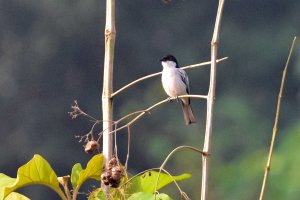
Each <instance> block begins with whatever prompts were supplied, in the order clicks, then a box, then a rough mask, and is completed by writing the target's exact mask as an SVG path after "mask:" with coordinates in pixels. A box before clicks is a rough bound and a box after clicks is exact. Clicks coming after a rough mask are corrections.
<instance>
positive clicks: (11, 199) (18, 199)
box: [4, 192, 30, 200]
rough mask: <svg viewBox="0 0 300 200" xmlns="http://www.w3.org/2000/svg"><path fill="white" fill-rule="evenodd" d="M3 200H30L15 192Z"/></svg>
mask: <svg viewBox="0 0 300 200" xmlns="http://www.w3.org/2000/svg"><path fill="white" fill-rule="evenodd" d="M4 200H30V199H29V198H27V197H25V196H24V195H21V194H19V193H17V192H12V193H10V194H9V195H8V196H7V197H5V199H4Z"/></svg>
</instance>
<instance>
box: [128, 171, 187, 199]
mask: <svg viewBox="0 0 300 200" xmlns="http://www.w3.org/2000/svg"><path fill="white" fill-rule="evenodd" d="M157 176H158V172H156V171H148V172H145V173H144V174H142V175H139V176H137V177H135V178H133V179H132V180H131V181H130V183H129V187H128V188H127V190H126V191H127V193H128V194H133V193H136V192H148V193H154V192H155V185H156V181H157ZM190 177H191V175H190V174H182V175H180V176H169V175H168V174H165V173H160V176H159V181H158V185H157V190H159V189H161V188H163V187H165V186H166V185H168V184H170V183H172V182H173V181H174V180H176V181H181V180H184V179H188V178H190Z"/></svg>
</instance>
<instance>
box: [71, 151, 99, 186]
mask: <svg viewBox="0 0 300 200" xmlns="http://www.w3.org/2000/svg"><path fill="white" fill-rule="evenodd" d="M102 170H103V155H102V154H98V155H95V156H93V158H92V159H91V160H90V161H89V162H88V164H87V166H86V168H85V169H84V170H81V171H80V172H79V176H78V180H77V186H76V188H77V190H78V188H80V186H81V185H82V184H83V183H84V181H86V180H87V179H90V178H91V179H95V180H100V176H101V173H102Z"/></svg>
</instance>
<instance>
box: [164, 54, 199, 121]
mask: <svg viewBox="0 0 300 200" xmlns="http://www.w3.org/2000/svg"><path fill="white" fill-rule="evenodd" d="M160 61H161V64H162V66H163V70H162V76H161V82H162V85H163V88H164V90H165V92H166V93H167V95H168V96H169V97H172V98H175V97H178V96H180V95H186V94H189V93H190V87H189V78H188V76H187V74H186V72H185V71H184V70H183V69H180V68H179V66H178V62H177V60H176V58H175V57H174V56H172V55H167V56H165V57H163V58H162V59H160ZM180 100H181V105H182V110H183V116H184V120H185V123H186V124H187V125H189V124H192V123H196V120H195V117H194V114H193V111H192V108H191V100H190V98H189V97H183V98H180Z"/></svg>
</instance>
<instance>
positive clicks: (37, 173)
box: [0, 154, 103, 200]
mask: <svg viewBox="0 0 300 200" xmlns="http://www.w3.org/2000/svg"><path fill="white" fill-rule="evenodd" d="M102 168H103V155H102V154H98V155H95V156H93V158H92V159H91V160H90V161H89V162H88V164H87V166H86V168H85V169H82V167H81V164H79V163H77V164H75V165H74V166H73V169H72V174H71V183H72V186H73V188H74V193H75V191H76V193H77V192H78V190H79V188H80V186H81V185H82V184H83V183H84V182H85V181H86V180H87V179H96V180H100V175H101V173H102ZM32 184H40V185H44V186H47V187H49V188H51V189H52V190H54V191H55V192H56V193H57V194H58V195H59V196H60V197H61V199H67V198H66V196H65V195H64V193H63V191H62V190H61V189H60V186H59V182H58V177H57V176H56V174H55V172H54V171H53V169H52V168H51V166H50V164H49V163H48V162H47V161H46V160H45V159H44V158H43V157H42V156H40V155H34V157H33V158H32V159H31V160H30V161H29V162H28V163H27V164H25V165H23V166H21V167H20V168H19V169H18V172H17V178H11V177H9V176H7V175H5V174H2V173H1V174H0V200H3V199H5V200H8V199H14V200H15V199H17V200H26V199H28V198H27V197H25V196H23V195H21V194H18V193H13V191H15V190H17V189H18V188H21V187H24V186H27V185H32ZM76 195H77V194H76Z"/></svg>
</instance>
